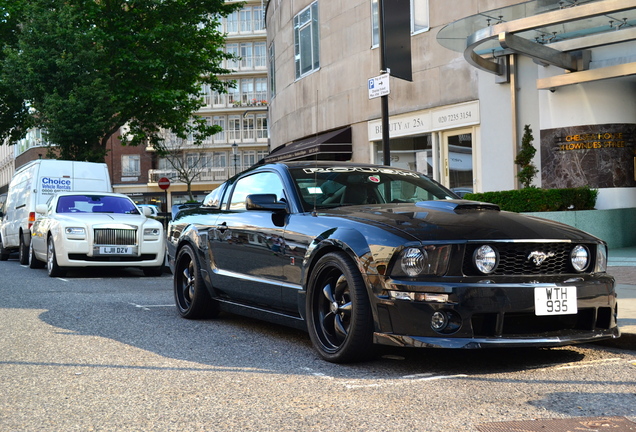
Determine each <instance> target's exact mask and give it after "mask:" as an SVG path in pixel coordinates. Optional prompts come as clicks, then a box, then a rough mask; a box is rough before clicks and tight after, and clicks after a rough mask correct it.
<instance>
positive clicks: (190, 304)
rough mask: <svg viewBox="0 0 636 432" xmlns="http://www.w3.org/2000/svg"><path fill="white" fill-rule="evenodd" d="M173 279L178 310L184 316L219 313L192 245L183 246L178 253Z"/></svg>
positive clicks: (204, 316)
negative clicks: (204, 280)
mask: <svg viewBox="0 0 636 432" xmlns="http://www.w3.org/2000/svg"><path fill="white" fill-rule="evenodd" d="M173 280H174V298H175V301H176V303H177V311H178V312H179V314H180V315H181V316H182V317H184V318H188V319H197V318H211V317H214V316H216V315H218V313H219V305H218V303H217V302H216V301H214V300H212V297H210V293H209V292H208V290H207V288H206V286H205V282H203V277H202V276H201V266H200V264H199V260H198V258H197V256H196V254H195V252H194V249H193V248H192V247H191V246H190V245H185V246H183V247H182V248H181V249H180V250H179V253H178V254H177V259H176V265H175V273H174V278H173Z"/></svg>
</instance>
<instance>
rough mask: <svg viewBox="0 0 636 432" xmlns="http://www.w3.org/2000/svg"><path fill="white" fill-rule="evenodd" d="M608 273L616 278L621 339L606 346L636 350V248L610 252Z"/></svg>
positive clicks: (609, 342)
mask: <svg viewBox="0 0 636 432" xmlns="http://www.w3.org/2000/svg"><path fill="white" fill-rule="evenodd" d="M607 273H609V274H610V275H612V276H614V277H615V278H616V294H617V295H618V327H619V328H620V330H621V337H620V338H618V339H617V340H615V341H608V342H607V343H606V344H607V345H610V346H615V347H617V348H622V349H631V350H636V247H633V248H625V249H612V250H610V251H609V260H608V267H607ZM603 343H605V342H603Z"/></svg>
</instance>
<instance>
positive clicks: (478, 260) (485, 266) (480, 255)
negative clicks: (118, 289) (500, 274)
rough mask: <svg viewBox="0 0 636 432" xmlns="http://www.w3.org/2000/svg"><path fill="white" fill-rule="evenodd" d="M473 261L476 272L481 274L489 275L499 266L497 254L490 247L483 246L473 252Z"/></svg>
mask: <svg viewBox="0 0 636 432" xmlns="http://www.w3.org/2000/svg"><path fill="white" fill-rule="evenodd" d="M473 261H474V263H475V267H476V268H477V270H479V271H480V272H482V273H483V274H490V273H492V272H493V271H495V269H496V268H497V264H499V254H498V253H497V251H496V250H495V249H494V248H493V247H492V246H489V245H483V246H480V247H478V248H477V250H475V253H474V254H473Z"/></svg>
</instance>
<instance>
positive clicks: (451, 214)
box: [322, 200, 598, 241]
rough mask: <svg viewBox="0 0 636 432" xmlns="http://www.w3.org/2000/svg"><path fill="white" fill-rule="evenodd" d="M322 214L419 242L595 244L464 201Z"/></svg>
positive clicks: (569, 230) (549, 224) (551, 225)
mask: <svg viewBox="0 0 636 432" xmlns="http://www.w3.org/2000/svg"><path fill="white" fill-rule="evenodd" d="M322 215H324V216H335V217H344V218H347V219H350V220H357V221H359V222H362V223H368V224H372V225H376V226H378V225H385V226H390V227H392V228H394V229H397V230H400V231H403V232H405V233H408V234H409V235H411V236H412V237H414V238H415V239H418V240H449V241H468V240H512V239H515V240H548V239H549V240H573V241H598V239H597V238H596V237H593V236H592V235H590V234H587V233H585V232H583V231H581V230H578V229H576V228H574V227H571V226H569V225H565V224H561V223H558V222H553V221H550V220H546V219H541V218H536V217H531V216H525V215H522V214H518V213H512V212H505V211H501V210H500V209H499V207H498V206H496V205H494V204H488V203H481V202H475V201H466V200H443V201H422V202H418V203H414V204H381V205H357V206H347V207H339V208H337V209H333V210H327V211H325V212H323V213H322Z"/></svg>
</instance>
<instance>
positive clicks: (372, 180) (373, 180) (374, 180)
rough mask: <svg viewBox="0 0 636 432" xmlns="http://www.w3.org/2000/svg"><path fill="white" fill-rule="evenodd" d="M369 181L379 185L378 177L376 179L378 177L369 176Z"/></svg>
mask: <svg viewBox="0 0 636 432" xmlns="http://www.w3.org/2000/svg"><path fill="white" fill-rule="evenodd" d="M369 181H370V182H371V183H380V177H378V176H369Z"/></svg>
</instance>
